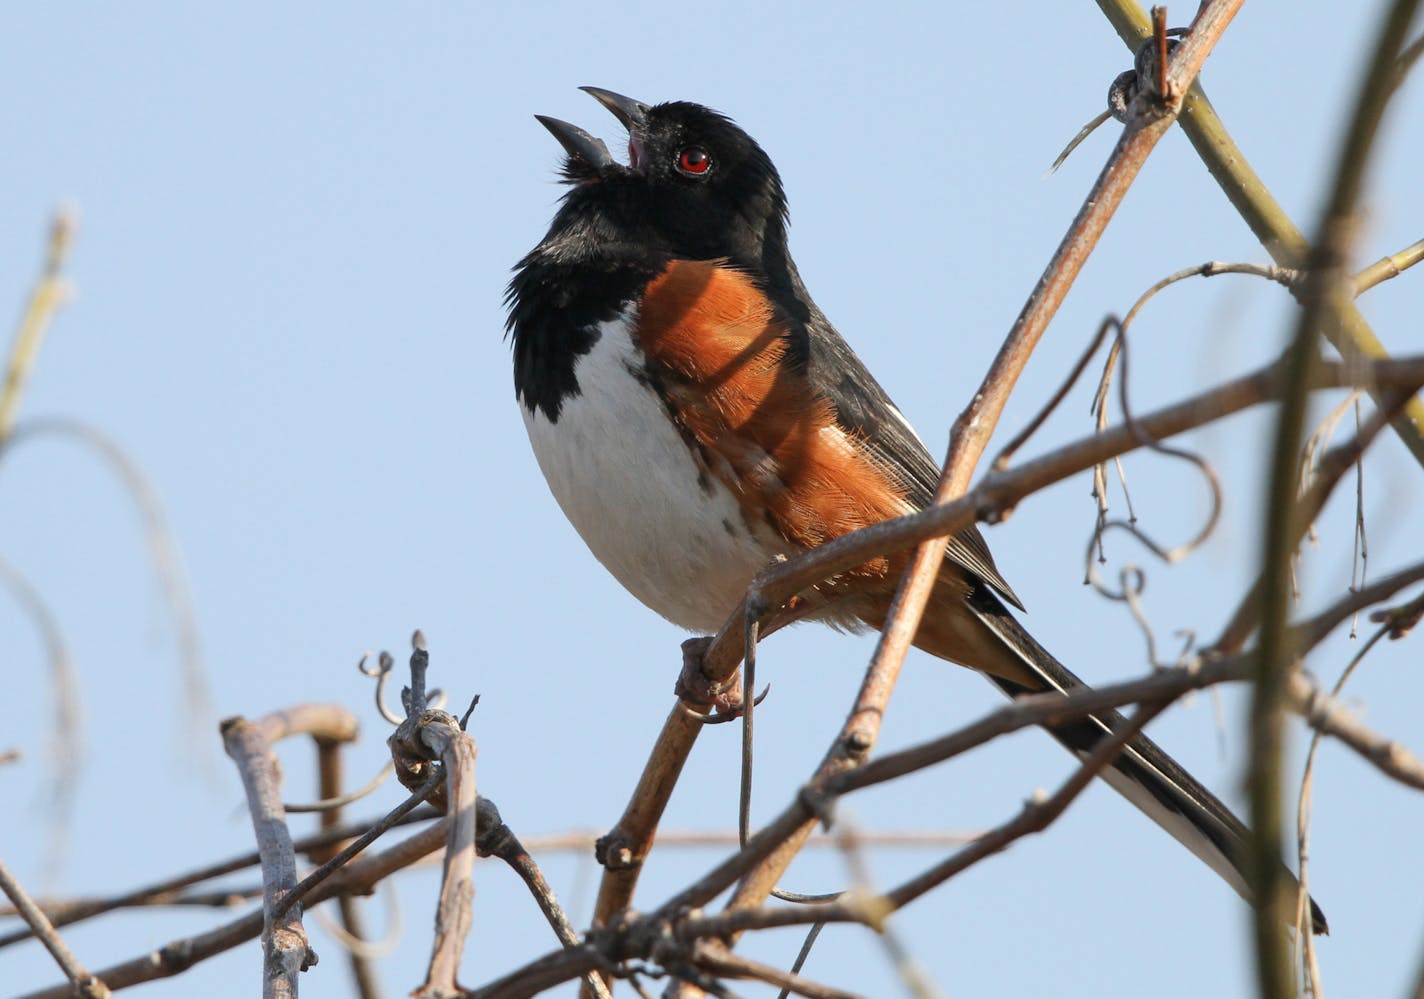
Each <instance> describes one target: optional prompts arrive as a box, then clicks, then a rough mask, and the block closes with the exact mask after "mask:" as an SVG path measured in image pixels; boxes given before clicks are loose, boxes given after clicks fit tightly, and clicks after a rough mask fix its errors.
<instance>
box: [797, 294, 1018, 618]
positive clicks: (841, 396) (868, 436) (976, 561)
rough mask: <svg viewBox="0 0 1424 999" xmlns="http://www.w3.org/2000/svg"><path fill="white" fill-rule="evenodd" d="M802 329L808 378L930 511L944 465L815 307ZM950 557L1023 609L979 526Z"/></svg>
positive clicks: (963, 534) (950, 549)
mask: <svg viewBox="0 0 1424 999" xmlns="http://www.w3.org/2000/svg"><path fill="white" fill-rule="evenodd" d="M799 325H800V328H801V330H802V332H803V336H804V339H802V343H801V344H800V345H799V346H800V347H801V349H802V350H803V351H804V362H805V365H806V372H807V376H808V377H809V378H810V380H811V384H812V385H813V386H814V387H815V388H816V389H817V391H819V392H821V393H822V394H823V395H824V396H825V397H826V398H827V399H829V400H830V401H831V403H832V405H834V406H835V408H836V420H837V422H838V423H839V424H840V425H841V426H842V427H844V428H845V429H846V430H847V431H849V432H851V433H853V434H855V435H856V436H857V437H859V438H860V439H861V440H863V441H864V442H865V443H866V445H867V446H868V447H869V448H870V450H871V452H872V453H874V454H875V456H876V457H877V458H879V459H880V460H881V461H882V462H883V463H884V465H885V467H886V468H888V469H890V470H891V471H892V472H893V473H894V474H895V475H896V476H898V477H899V479H900V480H901V481H902V482H903V483H904V484H905V486H906V488H907V489H908V490H909V499H910V501H911V502H912V503H914V504H915V505H916V506H917V507H920V508H924V507H927V506H929V505H930V502H931V501H932V500H933V499H934V494H935V488H936V487H937V486H938V485H939V476H940V466H939V464H938V463H937V462H936V461H935V460H934V459H933V458H932V457H930V453H929V450H928V449H927V448H926V447H925V444H924V441H922V440H920V438H919V436H918V435H917V434H916V433H915V431H914V428H913V427H911V426H910V423H909V421H908V420H906V419H905V417H904V414H902V413H901V412H900V410H899V408H898V407H897V406H896V405H895V404H894V403H893V402H892V401H891V400H890V397H889V396H888V395H886V394H885V390H884V389H882V388H881V387H880V383H879V382H877V381H876V380H875V378H874V376H872V375H871V373H870V372H869V371H867V370H866V368H865V365H864V364H862V363H861V362H860V358H858V357H856V356H855V352H854V351H852V350H851V349H850V346H849V345H848V344H847V343H846V342H845V340H844V339H842V338H841V335H840V334H839V333H837V332H836V329H835V327H834V326H832V325H831V324H830V321H829V320H827V319H826V317H825V316H824V315H822V314H821V312H820V310H818V309H816V308H815V307H814V306H812V307H811V308H810V310H809V315H808V316H807V318H806V321H805V322H804V323H802V324H799ZM946 555H947V557H948V558H949V559H951V560H952V561H953V562H955V563H956V564H957V565H960V566H963V567H964V568H965V569H968V570H969V571H970V572H971V573H973V574H974V575H975V576H976V577H977V578H979V579H981V580H983V581H984V582H985V583H987V584H989V586H990V587H992V588H993V589H994V590H995V591H997V592H998V593H999V595H1000V596H1002V597H1003V598H1004V599H1005V600H1007V601H1008V602H1009V603H1010V604H1012V605H1013V606H1014V607H1017V608H1018V609H1019V610H1023V609H1024V605H1023V603H1022V602H1021V601H1020V600H1019V598H1018V595H1017V594H1016V593H1014V591H1013V587H1011V586H1009V583H1008V581H1007V580H1006V579H1004V577H1003V576H1002V575H1000V574H999V570H998V568H997V567H996V566H995V565H994V556H993V555H991V554H990V553H989V546H988V545H987V544H986V543H985V541H984V536H983V535H982V534H980V533H979V529H978V528H977V527H974V526H972V525H971V526H970V527H968V528H966V529H964V530H963V531H960V532H959V533H958V534H956V535H954V536H953V537H951V538H950V539H949V542H948V544H947V546H946Z"/></svg>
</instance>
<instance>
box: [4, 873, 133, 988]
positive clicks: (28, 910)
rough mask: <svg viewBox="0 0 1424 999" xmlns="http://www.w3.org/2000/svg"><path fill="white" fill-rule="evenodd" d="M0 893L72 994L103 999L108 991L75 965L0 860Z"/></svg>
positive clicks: (33, 904) (55, 934)
mask: <svg viewBox="0 0 1424 999" xmlns="http://www.w3.org/2000/svg"><path fill="white" fill-rule="evenodd" d="M0 891H3V892H4V893H5V894H6V896H7V897H9V899H10V901H11V902H13V903H14V904H15V909H16V911H17V912H18V913H19V915H20V918H21V919H23V920H24V921H25V922H26V923H27V924H28V925H29V927H30V931H31V932H32V933H34V935H35V936H37V937H39V939H40V942H41V943H42V944H44V947H45V950H47V951H49V953H50V956H51V957H53V958H54V963H55V964H57V965H59V970H60V971H62V972H64V977H65V978H67V979H69V983H70V985H71V986H72V987H73V989H74V992H75V994H77V995H79V996H82V997H84V999H106V997H107V996H108V995H109V987H108V986H107V985H105V984H104V983H103V981H101V980H100V979H98V978H95V977H94V976H93V975H91V974H90V973H89V972H88V971H87V970H85V968H84V965H82V964H80V963H79V958H77V957H75V956H74V952H73V951H71V950H70V949H69V946H68V945H67V944H66V943H65V942H64V940H63V938H61V937H60V935H59V933H58V931H56V930H55V928H54V925H53V924H52V923H51V922H50V921H49V920H48V919H46V918H45V914H44V912H43V911H41V910H40V907H39V906H37V905H35V903H34V900H33V899H31V898H30V896H29V894H28V893H27V892H26V891H25V889H24V887H23V886H22V885H21V884H20V882H19V881H18V880H16V878H15V876H14V875H13V874H11V873H10V868H8V867H6V866H5V862H4V861H3V860H0Z"/></svg>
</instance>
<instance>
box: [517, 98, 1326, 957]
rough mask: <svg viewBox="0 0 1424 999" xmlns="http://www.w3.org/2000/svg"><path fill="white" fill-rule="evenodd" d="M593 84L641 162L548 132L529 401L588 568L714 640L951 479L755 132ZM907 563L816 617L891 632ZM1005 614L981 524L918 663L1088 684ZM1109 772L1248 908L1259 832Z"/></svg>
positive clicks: (819, 592)
mask: <svg viewBox="0 0 1424 999" xmlns="http://www.w3.org/2000/svg"><path fill="white" fill-rule="evenodd" d="M584 89H585V90H586V91H587V92H588V93H589V94H591V95H592V96H593V97H594V98H596V99H597V100H598V101H599V102H600V103H602V104H603V105H604V107H606V108H607V109H608V110H609V111H611V112H612V113H613V114H614V115H615V116H616V117H617V118H618V120H619V121H620V122H622V124H623V125H624V126H625V127H626V128H627V130H628V162H627V164H626V165H625V164H623V163H620V162H618V161H617V160H615V159H614V157H613V156H612V155H611V154H610V153H609V151H608V148H607V146H606V145H605V144H604V142H603V141H602V140H600V139H596V138H594V137H593V136H591V135H589V134H588V133H587V132H585V131H584V130H582V129H580V128H578V127H576V126H574V125H570V124H569V123H567V122H563V121H559V120H557V119H554V118H546V117H542V116H541V117H539V120H540V122H542V123H543V124H544V126H545V127H546V128H548V129H549V131H550V132H552V133H553V135H554V137H555V138H556V139H558V141H559V142H560V143H561V144H562V146H563V147H564V150H565V151H566V152H567V153H568V158H567V159H566V160H565V162H564V165H563V179H564V180H565V181H566V182H567V183H568V184H569V185H570V189H569V191H568V193H567V194H566V195H565V196H564V198H563V201H562V203H561V205H560V207H559V210H558V213H557V214H556V216H555V217H554V221H553V224H552V225H551V226H550V228H549V232H548V234H547V235H546V236H545V237H544V239H543V240H542V241H541V242H540V243H539V245H538V246H536V247H535V248H534V249H533V250H532V251H531V252H530V253H529V254H528V255H527V256H526V257H525V258H524V259H523V260H521V261H520V262H519V264H518V266H517V268H516V272H515V276H514V279H513V280H512V281H511V282H510V285H509V295H508V304H509V320H508V329H509V334H510V338H511V340H512V342H513V348H514V387H515V395H516V397H517V398H518V401H519V404H520V407H521V411H522V413H523V416H524V423H525V427H526V428H527V430H528V432H529V440H530V443H531V444H532V445H533V448H534V453H535V456H536V457H537V459H538V462H539V467H540V468H541V469H542V470H543V472H544V476H545V478H546V479H547V480H548V483H549V488H550V489H551V490H552V491H553V493H554V497H555V498H556V499H557V500H558V502H559V505H560V506H561V507H562V508H563V511H564V513H565V514H566V515H567V516H568V518H569V520H570V521H571V522H572V523H573V525H574V527H575V528H576V529H577V530H578V532H579V534H580V535H582V537H583V539H584V541H585V542H586V543H587V544H588V547H589V548H590V549H591V550H592V552H593V554H594V555H595V556H596V557H597V558H598V560H599V561H600V562H602V563H603V565H604V566H605V567H606V568H607V569H608V571H609V572H611V573H612V574H613V575H614V576H615V577H616V578H617V579H618V581H619V582H620V583H622V584H623V585H624V586H625V587H626V588H627V589H628V590H629V591H630V592H631V593H632V594H633V595H634V596H636V597H637V598H638V599H639V600H641V601H642V602H643V603H644V604H646V605H647V606H648V607H650V608H652V609H653V610H655V611H657V612H658V613H659V614H661V615H662V616H663V617H665V618H667V619H668V620H670V621H672V622H673V623H674V624H677V625H680V626H682V627H684V628H687V629H689V630H691V631H694V632H699V633H703V634H707V633H711V632H715V631H716V630H717V629H718V628H719V627H721V625H722V624H723V622H724V621H725V620H726V619H727V617H728V615H729V614H730V613H731V611H732V609H733V608H734V607H736V605H737V603H738V601H739V600H740V599H741V597H742V595H743V594H744V593H745V591H746V588H747V586H748V585H749V584H750V583H751V581H752V578H753V577H754V576H755V575H756V573H757V572H758V571H759V570H760V569H762V568H763V567H764V566H766V565H767V564H768V563H769V562H770V561H772V560H773V559H775V558H777V557H779V556H792V555H795V554H797V553H799V552H804V551H806V550H807V549H810V548H813V547H815V546H817V545H820V544H822V543H823V542H826V541H828V540H830V539H832V538H836V537H839V536H841V535H843V534H845V533H847V532H849V531H852V530H855V529H856V528H860V527H865V526H867V525H869V524H874V523H876V522H879V521H882V520H885V519H887V518H890V517H896V516H900V515H903V514H906V513H910V512H913V511H915V510H918V509H922V508H924V507H925V506H927V505H928V504H929V503H930V501H931V499H932V496H933V494H934V490H935V487H936V484H937V482H938V480H939V468H938V465H937V464H936V462H935V461H934V459H933V458H931V456H930V453H929V451H928V450H927V449H926V447H925V445H924V443H923V442H922V441H921V440H920V438H919V436H918V435H916V433H915V431H914V430H913V429H912V428H911V426H910V425H909V423H908V422H907V421H906V419H905V417H904V416H903V415H901V413H900V411H899V410H898V409H896V407H895V405H894V403H892V402H891V401H890V398H889V397H888V396H887V395H886V394H885V391H884V390H883V389H882V388H881V387H880V385H879V384H878V383H877V382H876V381H875V379H874V378H873V377H871V375H870V372H869V371H867V370H866V369H865V366H864V365H863V364H862V363H861V362H860V360H859V358H857V357H856V355H855V353H854V352H853V351H852V350H851V349H850V347H849V346H848V345H847V344H846V342H845V341H844V340H843V339H841V336H840V334H839V333H837V332H836V330H835V328H834V327H833V326H832V325H831V323H830V321H829V320H827V319H826V317H825V315H824V314H822V312H821V310H820V309H819V308H817V307H816V303H815V301H813V300H812V298H811V295H810V293H809V292H808V291H807V290H806V286H805V285H804V284H803V283H802V281H801V276H800V274H798V273H797V270H796V264H795V263H794V262H793V261H792V259H791V254H790V252H789V250H788V248H787V238H786V234H787V207H786V196H785V193H784V192H783V190H782V186H781V179H780V177H779V176H778V175H777V172H776V168H775V167H774V166H773V165H772V162H771V160H770V159H769V158H768V157H767V155H766V153H765V152H763V151H762V148H761V147H760V146H759V145H757V143H756V142H755V141H754V140H753V139H752V138H751V136H749V135H747V134H746V132H744V131H742V130H741V129H740V128H739V127H737V126H736V125H735V124H733V123H732V122H731V121H730V120H729V119H728V118H726V117H724V116H723V115H721V114H718V113H717V112H715V111H712V110H710V109H708V108H705V107H702V106H700V105H697V104H691V103H685V102H672V103H667V104H658V105H653V106H649V105H647V104H643V103H642V102H640V101H635V100H632V99H631V98H628V97H623V96H621V95H619V94H615V93H612V92H610V91H607V90H600V89H597V88H594V87H585V88H584ZM905 562H906V557H905V556H904V555H900V556H895V557H883V558H877V559H874V560H872V561H870V562H867V563H866V564H864V565H862V566H859V567H858V568H856V569H852V570H850V571H849V572H846V573H843V574H842V575H840V576H838V577H836V578H835V579H833V580H830V581H827V582H826V583H823V584H822V585H820V586H818V587H817V588H816V589H815V590H814V591H813V592H810V593H807V594H803V595H802V597H801V598H800V599H801V600H802V603H801V610H802V612H803V613H804V614H805V615H806V616H809V617H813V618H816V619H820V620H824V621H827V622H829V623H832V624H834V625H837V626H841V627H847V628H864V627H871V628H879V627H880V626H881V625H882V624H883V622H884V620H885V616H886V614H887V613H888V609H889V604H890V599H891V596H892V595H893V593H894V590H895V587H896V583H897V581H898V578H899V575H900V572H901V571H902V570H903V567H904V565H905ZM1006 605H1009V606H1012V607H1015V608H1018V609H1020V610H1022V609H1023V608H1022V604H1021V603H1020V602H1019V599H1018V597H1016V596H1015V595H1014V591H1013V589H1012V588H1011V587H1010V586H1009V584H1008V582H1007V581H1006V580H1005V579H1004V578H1003V576H1002V575H1000V573H999V570H998V569H997V568H995V566H994V560H993V557H992V556H991V555H990V554H989V549H988V546H987V545H986V544H985V543H984V539H983V537H982V536H981V535H980V533H979V531H978V530H977V529H975V528H973V527H971V528H968V529H966V530H964V531H961V532H960V533H958V534H957V535H955V536H954V537H952V538H951V539H950V540H949V541H948V543H947V544H946V546H945V556H944V562H943V564H942V566H941V568H940V570H939V574H938V578H937V581H936V584H935V588H934V591H933V595H932V596H931V598H930V601H929V604H928V606H927V608H926V611H925V615H924V620H923V623H922V624H921V625H920V628H919V631H918V633H917V634H916V636H915V644H916V645H917V646H919V647H920V648H922V649H924V650H925V651H927V652H930V653H932V654H934V655H936V656H938V657H940V658H942V659H947V660H949V661H951V662H955V663H959V664H961V665H963V666H968V667H970V668H972V669H975V670H978V671H980V672H981V673H983V674H984V675H985V676H987V677H988V678H989V679H990V680H991V681H992V682H993V683H995V684H996V685H997V686H998V687H999V688H1000V689H1001V690H1003V691H1004V692H1005V693H1006V694H1008V695H1009V696H1011V697H1012V696H1017V695H1020V694H1028V693H1043V692H1059V693H1066V692H1069V691H1073V690H1081V689H1083V687H1084V684H1083V682H1082V681H1081V680H1079V679H1078V678H1077V677H1076V676H1074V675H1073V674H1072V673H1071V672H1070V671H1069V670H1068V669H1067V668H1066V667H1064V666H1063V665H1062V664H1061V663H1059V662H1058V661H1057V660H1056V659H1054V658H1053V656H1051V655H1050V654H1049V653H1048V652H1047V651H1045V650H1044V649H1043V647H1042V646H1040V645H1039V644H1038V642H1036V641H1035V640H1034V639H1033V637H1032V636H1030V635H1029V634H1028V632H1027V631H1025V630H1024V628H1023V627H1022V626H1021V625H1020V624H1019V623H1018V621H1017V620H1016V619H1015V618H1014V617H1013V615H1012V614H1011V613H1010V612H1009V609H1008V606H1006ZM1121 723H1122V718H1121V716H1120V715H1118V714H1117V713H1116V712H1111V711H1105V712H1101V713H1099V714H1098V715H1096V716H1094V717H1091V718H1086V719H1082V720H1078V721H1071V722H1064V723H1059V724H1054V725H1050V726H1048V731H1049V732H1051V733H1052V734H1053V736H1054V737H1055V738H1057V739H1058V741H1059V742H1061V743H1062V744H1063V745H1064V746H1066V747H1067V748H1068V749H1069V750H1071V751H1072V752H1074V753H1076V754H1078V755H1080V756H1081V755H1084V754H1086V753H1088V752H1090V751H1091V750H1092V749H1093V747H1094V746H1096V745H1097V744H1098V743H1099V742H1100V741H1101V740H1102V739H1103V738H1104V737H1105V735H1106V734H1107V733H1108V732H1109V731H1110V730H1111V729H1112V728H1113V727H1114V726H1117V725H1119V724H1121ZM1102 776H1103V778H1104V779H1105V780H1106V781H1107V782H1108V783H1109V784H1111V785H1112V786H1113V787H1114V788H1115V789H1116V790H1117V791H1119V792H1120V793H1121V794H1122V795H1123V796H1124V797H1126V798H1127V799H1128V800H1129V801H1131V802H1132V803H1133V804H1134V805H1136V806H1137V807H1138V808H1139V809H1141V810H1142V811H1143V812H1145V813H1146V814H1147V815H1148V816H1149V817H1150V818H1152V819H1153V820H1154V821H1156V822H1157V823H1158V824H1159V825H1161V826H1162V827H1163V828H1164V829H1166V830H1167V831H1168V832H1169V833H1171V834H1172V835H1173V836H1174V837H1176V838H1177V839H1178V840H1180V841H1181V842H1182V843H1183V844H1185V845H1186V846H1187V848H1188V849H1190V850H1191V851H1192V852H1193V853H1195V854H1196V855H1197V856H1198V857H1200V858H1201V859H1202V860H1204V861H1205V862H1206V863H1207V864H1208V865H1209V866H1210V867H1211V868H1212V869H1213V870H1215V871H1216V872H1217V873H1219V874H1220V875H1221V876H1222V877H1223V878H1225V879H1226V881H1227V883H1228V884H1230V885H1231V886H1232V887H1233V888H1235V889H1236V890H1237V891H1238V892H1239V893H1240V894H1241V895H1242V896H1243V897H1245V898H1247V899H1248V900H1249V899H1250V897H1251V892H1250V888H1249V886H1248V882H1247V878H1246V876H1245V874H1244V873H1243V864H1244V863H1245V855H1246V848H1245V847H1246V843H1245V837H1246V835H1247V833H1246V829H1245V827H1244V826H1243V825H1242V823H1241V822H1240V820H1239V819H1237V818H1236V816H1234V815H1233V814H1232V813H1231V811H1230V810H1229V809H1228V808H1227V807H1226V806H1225V805H1223V804H1222V803H1221V802H1220V801H1219V800H1218V799H1217V798H1216V797H1215V796H1214V795H1212V793H1211V792H1210V791H1208V790H1207V789H1206V788H1204V787H1203V786H1202V785H1201V784H1200V783H1198V782H1197V781H1196V780H1195V779H1194V778H1193V777H1192V776H1191V775H1190V774H1188V773H1187V772H1186V771H1184V770H1183V769H1182V768H1181V767H1180V766H1179V765H1178V764H1177V763H1176V762H1175V761H1173V760H1172V759H1171V758H1170V757H1169V756H1167V755H1166V754H1165V753H1164V752H1163V751H1162V750H1161V749H1159V748H1158V747H1157V746H1156V745H1155V744H1154V743H1153V742H1151V741H1150V740H1149V739H1147V738H1146V737H1144V736H1137V737H1136V738H1134V739H1133V740H1132V741H1131V742H1129V743H1128V745H1127V748H1126V749H1125V751H1124V752H1123V753H1122V754H1121V755H1119V756H1118V757H1117V759H1116V761H1115V762H1114V763H1113V764H1112V765H1111V767H1110V768H1109V769H1107V770H1105V771H1103V774H1102ZM1311 907H1312V915H1313V923H1314V928H1315V931H1316V932H1317V933H1323V932H1325V928H1326V924H1325V917H1324V915H1323V914H1322V913H1321V911H1320V909H1319V907H1317V906H1315V904H1314V902H1312V903H1311Z"/></svg>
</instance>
